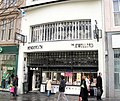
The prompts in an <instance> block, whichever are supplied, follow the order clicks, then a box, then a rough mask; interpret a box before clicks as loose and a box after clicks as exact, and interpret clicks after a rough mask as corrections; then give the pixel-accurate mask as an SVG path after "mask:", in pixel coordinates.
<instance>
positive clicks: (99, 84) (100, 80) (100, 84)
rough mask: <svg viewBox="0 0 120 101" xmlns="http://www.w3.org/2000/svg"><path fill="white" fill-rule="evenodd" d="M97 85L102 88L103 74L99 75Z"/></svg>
mask: <svg viewBox="0 0 120 101" xmlns="http://www.w3.org/2000/svg"><path fill="white" fill-rule="evenodd" d="M96 87H97V88H98V87H100V89H102V78H101V76H98V77H97V83H96Z"/></svg>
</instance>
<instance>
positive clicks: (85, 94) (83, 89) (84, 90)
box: [80, 80, 88, 98]
mask: <svg viewBox="0 0 120 101" xmlns="http://www.w3.org/2000/svg"><path fill="white" fill-rule="evenodd" d="M82 85H83V86H82ZM80 86H81V91H80V96H81V97H84V98H87V97H88V90H87V85H86V81H85V80H81V85H80Z"/></svg>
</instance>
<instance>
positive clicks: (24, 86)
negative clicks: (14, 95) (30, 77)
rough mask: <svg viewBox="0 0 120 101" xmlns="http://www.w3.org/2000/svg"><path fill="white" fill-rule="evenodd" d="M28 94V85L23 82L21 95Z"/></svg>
mask: <svg viewBox="0 0 120 101" xmlns="http://www.w3.org/2000/svg"><path fill="white" fill-rule="evenodd" d="M27 92H28V83H27V82H24V83H23V93H24V94H25V93H27Z"/></svg>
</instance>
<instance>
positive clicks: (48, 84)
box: [46, 78, 52, 97]
mask: <svg viewBox="0 0 120 101" xmlns="http://www.w3.org/2000/svg"><path fill="white" fill-rule="evenodd" d="M46 83H47V96H48V97H49V96H50V93H51V86H52V85H51V84H52V81H51V80H50V78H48V80H47V82H46Z"/></svg>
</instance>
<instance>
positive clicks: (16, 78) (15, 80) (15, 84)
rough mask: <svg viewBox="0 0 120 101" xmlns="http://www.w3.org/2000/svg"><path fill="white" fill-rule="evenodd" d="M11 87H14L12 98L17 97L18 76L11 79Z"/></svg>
mask: <svg viewBox="0 0 120 101" xmlns="http://www.w3.org/2000/svg"><path fill="white" fill-rule="evenodd" d="M12 83H13V86H14V94H13V96H17V87H18V76H17V75H16V76H15V77H14V78H13V82H12Z"/></svg>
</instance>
